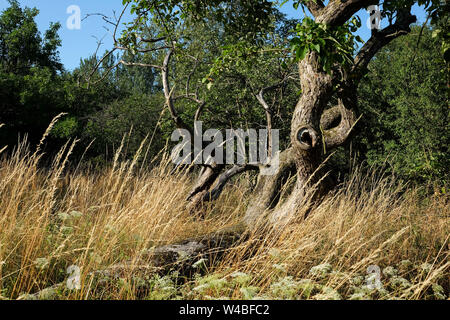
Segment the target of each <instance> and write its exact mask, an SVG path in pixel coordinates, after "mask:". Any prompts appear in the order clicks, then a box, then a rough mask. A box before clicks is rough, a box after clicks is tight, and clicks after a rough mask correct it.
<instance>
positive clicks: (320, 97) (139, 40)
mask: <svg viewBox="0 0 450 320" xmlns="http://www.w3.org/2000/svg"><path fill="white" fill-rule="evenodd" d="M123 2H124V5H125V8H124V12H125V10H127V9H128V8H130V7H131V12H132V13H134V14H135V16H136V17H135V19H134V21H132V22H131V23H130V24H129V25H128V27H127V28H126V30H125V31H124V32H123V33H122V35H121V36H120V37H119V36H118V34H117V33H118V32H117V30H118V27H119V25H120V17H119V18H118V20H117V21H111V24H112V25H114V31H113V35H114V41H115V44H116V45H115V48H114V49H113V50H112V51H111V52H110V54H112V53H113V52H114V51H116V50H124V51H127V52H131V53H136V54H140V53H149V52H152V53H156V52H157V53H158V54H159V55H160V57H159V60H156V62H152V63H147V62H145V61H142V62H136V61H133V62H129V61H124V60H121V61H120V62H119V63H120V64H124V65H128V66H141V67H149V68H153V69H155V70H159V71H160V77H161V83H162V87H163V92H164V97H165V106H166V108H167V110H168V111H169V113H170V115H171V118H172V120H173V123H174V124H175V126H176V127H177V128H179V129H186V130H188V131H189V132H191V133H192V132H193V130H194V128H193V121H194V120H198V119H200V117H201V114H202V112H203V111H204V109H205V105H206V104H208V103H210V102H209V101H207V100H205V97H206V96H207V94H206V93H207V92H208V89H209V88H211V87H214V86H215V85H216V78H217V77H218V76H220V75H221V74H223V73H226V72H229V71H230V70H231V69H232V68H237V69H239V68H242V69H243V68H248V66H249V64H248V62H249V61H252V59H255V57H259V58H261V57H263V54H264V53H267V52H269V51H270V52H275V54H277V55H278V58H279V59H278V60H277V59H274V60H272V63H277V62H276V61H278V62H280V70H283V68H284V70H286V69H287V70H289V61H293V62H294V63H295V65H296V68H297V75H296V76H295V77H293V76H292V75H291V74H290V72H289V71H287V72H285V71H281V72H280V74H283V75H284V76H281V77H279V78H276V79H275V78H274V79H273V81H272V82H271V83H266V85H265V86H262V87H260V88H258V89H255V90H254V92H253V94H254V96H255V98H256V100H257V101H258V103H259V104H260V105H261V107H262V109H261V110H264V112H265V113H266V119H267V123H266V126H267V127H268V128H269V129H270V128H271V119H272V116H273V110H272V109H271V106H270V104H269V103H268V102H267V101H266V100H267V99H266V97H267V95H268V94H269V92H271V91H272V90H275V89H276V88H279V87H280V86H283V85H285V83H286V82H288V81H292V80H294V81H295V79H297V80H296V81H298V83H299V86H300V89H301V90H300V92H301V94H300V97H299V99H298V101H297V102H296V105H295V106H292V108H291V109H290V110H292V111H291V114H290V116H291V120H290V132H289V145H288V146H287V147H286V148H285V149H284V150H282V151H281V152H280V154H279V166H278V170H277V171H276V173H275V174H274V175H270V176H264V175H261V174H260V175H259V177H258V182H257V185H256V187H255V189H254V190H253V195H252V198H251V200H250V203H249V206H248V209H247V212H246V215H245V217H244V219H243V222H242V224H240V225H239V226H237V227H236V228H232V229H231V231H225V232H220V233H219V234H215V235H211V236H210V237H207V238H205V239H206V240H202V241H200V242H198V243H196V242H192V241H190V242H186V244H185V245H186V246H188V247H186V250H188V251H189V252H191V253H199V252H202V250H205V248H207V247H208V246H209V245H210V244H211V243H213V244H215V245H216V246H218V247H223V246H227V245H229V243H230V242H234V241H235V240H236V239H238V238H239V237H240V234H241V232H242V231H243V230H248V229H251V230H252V229H254V228H255V227H256V226H258V225H261V224H260V223H258V221H259V222H263V224H264V225H267V224H268V225H270V226H275V227H280V226H282V225H284V224H286V223H288V222H290V221H293V219H298V218H300V219H301V218H304V217H305V215H307V214H308V212H309V209H310V208H311V205H312V204H313V203H314V202H317V201H318V200H319V199H320V197H321V196H322V195H323V194H325V193H326V191H327V189H328V188H329V186H330V181H329V179H327V176H326V174H325V172H324V170H322V169H323V163H324V161H325V160H326V159H327V157H329V156H330V154H331V152H332V151H333V150H334V149H336V148H338V147H340V146H343V145H345V144H346V143H347V142H348V141H349V140H350V139H351V137H352V135H353V133H354V131H355V130H354V129H355V127H357V124H358V118H359V115H358V106H357V101H358V97H357V92H358V91H357V89H358V86H359V83H360V81H361V79H362V77H363V76H365V75H366V73H367V72H368V69H367V66H368V64H369V62H370V61H371V60H372V58H373V57H374V56H375V54H376V53H377V52H378V51H380V50H381V49H382V48H383V47H385V46H386V45H387V44H389V43H390V42H391V41H393V40H394V39H396V38H398V37H400V36H402V35H406V34H408V33H409V32H410V31H411V29H410V26H411V25H412V24H413V23H414V22H416V17H415V16H414V15H413V14H412V13H411V8H412V6H413V5H416V4H418V5H421V6H424V7H425V8H426V10H427V12H428V13H429V15H430V16H431V18H432V19H433V20H436V21H437V20H441V19H442V17H443V16H446V15H447V12H448V10H447V9H448V7H447V4H446V3H444V4H443V3H442V2H441V1H438V0H433V1H431V0H416V1H413V0H396V1H388V0H385V1H379V0H346V1H344V0H330V1H322V0H303V1H299V0H297V1H294V7H295V8H301V9H302V10H303V12H304V18H303V19H302V21H301V22H300V23H298V24H297V26H296V27H295V30H294V33H295V34H294V35H291V36H289V35H286V39H284V40H286V41H285V42H281V43H276V42H273V41H269V40H268V35H270V34H271V32H272V30H273V28H274V20H273V16H274V13H275V12H276V5H277V3H278V2H276V3H275V2H270V1H267V0H239V1H231V0H229V1H227V0H212V1H211V0H184V1H180V0H171V1H159V0H124V1H123ZM372 5H379V6H380V8H381V12H380V17H381V19H383V21H384V22H385V23H384V24H386V25H387V26H386V27H384V28H382V29H376V28H374V29H373V30H372V34H371V37H370V38H369V39H368V40H367V41H366V42H365V43H363V41H362V39H360V38H359V37H358V36H357V35H356V32H357V31H358V29H359V28H360V27H361V20H360V19H359V17H358V16H357V13H358V12H359V11H360V10H364V9H367V8H368V7H369V6H372ZM211 20H215V21H220V22H221V23H222V25H221V27H220V28H218V30H217V37H223V38H224V40H225V42H226V45H225V46H223V47H222V50H221V51H220V52H218V54H217V57H216V59H215V61H214V63H213V64H212V65H211V67H210V71H209V73H208V74H207V75H206V77H204V79H203V81H202V82H201V84H199V83H198V81H196V82H195V83H193V82H192V77H190V76H189V77H188V78H187V79H186V80H187V82H185V83H183V84H181V83H177V82H176V81H174V79H175V77H173V76H172V74H173V73H176V68H175V67H174V64H173V59H174V57H181V56H183V54H186V52H185V50H186V48H188V47H189V43H190V42H191V41H192V40H191V39H190V38H189V37H185V36H184V34H183V31H184V30H185V28H184V27H185V26H186V25H188V24H190V23H203V24H205V25H208V24H209V23H210V21H211ZM446 28H447V26H446V25H444V26H443V27H442V30H443V31H442V32H443V33H444V34H446V32H447V31H448V30H446ZM149 30H153V32H149ZM447 40H448V39H447ZM442 47H443V51H444V52H443V53H444V54H445V56H448V50H447V49H448V46H447V44H446V42H445V41H444V42H443V46H442ZM289 49H290V50H289ZM199 50H201V48H200V49H199ZM286 51H289V52H292V57H289V56H288V55H287V54H286ZM186 56H190V55H189V54H186V55H185V57H186ZM191 58H192V66H193V70H195V69H196V68H198V67H199V66H201V65H202V64H203V63H205V61H202V60H199V59H197V58H196V57H191ZM250 65H251V63H250ZM257 71H258V70H256V69H255V73H256V72H257ZM202 85H203V86H202ZM181 88H182V89H181ZM180 97H183V99H185V100H189V101H191V102H193V103H195V104H196V106H197V108H196V112H195V113H194V115H193V117H192V119H189V118H187V117H186V116H185V115H184V114H183V112H180V110H185V108H183V107H182V103H180ZM225 107H226V106H224V108H225ZM290 107H291V106H285V108H286V109H287V110H289V108H290ZM271 165H273V163H271V162H269V163H267V164H265V165H264V166H259V167H258V166H253V165H250V164H246V165H235V166H232V167H226V166H224V165H221V164H215V163H212V164H210V165H204V169H203V170H202V174H201V175H200V178H199V180H198V182H197V184H196V185H195V188H194V190H193V191H192V192H191V194H190V195H189V197H188V199H189V200H190V201H191V202H192V206H193V207H194V208H196V207H197V206H198V204H201V202H203V201H207V200H210V199H215V198H217V196H218V194H220V192H221V190H222V189H223V186H224V185H225V183H226V182H227V181H228V180H229V179H231V177H233V176H235V175H237V174H239V173H242V172H243V171H247V170H261V169H263V168H264V167H266V166H271ZM287 181H290V182H291V183H292V184H293V185H291V187H290V188H287V189H286V190H285V192H283V194H282V195H280V192H281V191H280V190H284V189H283V188H282V186H283V185H284V184H285V183H286V182H287ZM217 237H220V239H225V240H230V241H211V240H217ZM205 241H208V245H207V244H206V242H205ZM177 248H179V247H177ZM166 249H167V248H166ZM172 249H173V248H172ZM172 249H170V248H169V249H167V250H169V251H170V250H172ZM163 251H164V250H163Z"/></svg>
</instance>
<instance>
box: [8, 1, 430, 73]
mask: <svg viewBox="0 0 450 320" xmlns="http://www.w3.org/2000/svg"><path fill="white" fill-rule="evenodd" d="M19 3H20V4H21V6H22V7H24V6H27V7H37V8H38V9H39V10H40V14H39V15H38V17H37V18H36V21H37V23H38V26H39V30H41V32H43V31H44V30H46V29H47V28H48V26H49V24H50V22H58V21H59V22H60V23H61V25H62V28H61V30H60V33H59V34H60V37H61V40H62V46H61V48H60V49H59V51H60V57H61V61H62V62H63V64H64V66H65V68H66V69H67V70H73V69H74V68H75V67H77V66H78V65H79V62H80V59H82V58H86V57H88V56H90V55H92V54H93V53H94V52H95V50H96V48H97V39H102V38H103V41H102V42H103V46H102V47H101V49H100V54H101V53H103V52H104V51H105V50H106V49H108V48H111V46H112V36H111V34H110V33H108V31H107V30H106V29H105V26H107V24H106V23H105V22H104V21H103V20H102V18H101V17H99V16H90V17H88V18H87V19H84V20H83V21H82V23H81V29H80V30H69V29H68V28H67V26H66V21H67V19H68V18H69V16H70V14H68V13H67V8H68V7H69V6H71V5H77V6H79V7H80V9H81V17H82V18H84V17H86V14H93V13H102V14H105V15H107V16H112V15H113V11H115V12H116V14H117V15H119V14H120V12H121V11H122V8H123V6H122V0H19ZM7 7H8V1H7V0H0V11H3V10H4V9H5V8H7ZM282 11H283V12H285V13H286V14H287V15H288V16H289V17H292V18H296V17H300V16H302V14H301V10H295V9H294V8H293V7H292V4H290V3H287V4H285V5H284V6H283V7H282ZM414 13H415V14H416V15H417V17H418V18H419V23H420V22H422V23H423V22H424V21H425V12H424V10H423V9H421V8H419V7H415V8H414ZM359 16H360V17H361V19H362V21H363V26H362V28H361V30H360V32H359V34H360V35H361V36H362V38H363V39H364V40H366V39H367V38H368V37H369V35H370V30H369V29H368V28H367V27H366V24H365V22H366V20H367V18H368V14H367V13H366V12H365V11H361V12H360V13H359ZM127 19H128V20H129V19H130V16H129V15H126V16H125V17H124V20H125V21H126V20H127ZM96 38H97V39H96Z"/></svg>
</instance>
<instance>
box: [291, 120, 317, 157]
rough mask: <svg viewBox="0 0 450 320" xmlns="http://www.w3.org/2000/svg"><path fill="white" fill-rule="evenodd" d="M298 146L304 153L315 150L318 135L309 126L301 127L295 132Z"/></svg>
mask: <svg viewBox="0 0 450 320" xmlns="http://www.w3.org/2000/svg"><path fill="white" fill-rule="evenodd" d="M296 138H297V142H298V146H299V147H300V148H301V149H302V150H305V151H308V150H311V149H313V148H315V147H316V146H317V144H318V142H319V141H320V140H319V134H318V133H317V131H316V130H314V128H312V127H311V126H303V127H301V128H300V129H298V131H297V135H296Z"/></svg>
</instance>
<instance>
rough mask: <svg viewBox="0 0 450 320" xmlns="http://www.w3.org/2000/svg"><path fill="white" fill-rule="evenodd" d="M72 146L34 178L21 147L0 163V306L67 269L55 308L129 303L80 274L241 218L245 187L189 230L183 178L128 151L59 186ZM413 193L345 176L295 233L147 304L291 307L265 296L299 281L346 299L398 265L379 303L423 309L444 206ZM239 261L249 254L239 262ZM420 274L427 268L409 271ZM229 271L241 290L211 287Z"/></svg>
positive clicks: (445, 250)
mask: <svg viewBox="0 0 450 320" xmlns="http://www.w3.org/2000/svg"><path fill="white" fill-rule="evenodd" d="M73 145H74V144H73V143H72V144H67V145H66V147H65V148H64V149H63V150H61V152H60V153H59V154H58V156H57V157H56V158H55V161H54V162H53V165H52V167H51V168H50V169H47V170H43V169H40V168H39V166H38V162H39V159H40V155H39V153H34V154H31V153H30V152H29V151H28V149H27V148H26V144H25V143H23V144H21V145H20V146H19V147H18V149H17V150H16V151H15V152H14V153H13V154H12V155H11V156H9V157H5V158H4V159H3V160H2V161H1V163H0V290H1V291H0V298H1V297H2V296H3V297H4V298H12V299H15V298H17V297H19V296H20V295H22V294H24V293H33V292H36V291H39V290H41V289H43V288H46V287H49V286H51V285H53V284H56V283H60V282H63V281H65V279H67V274H66V269H67V267H68V266H70V265H77V266H80V268H81V270H82V288H81V290H78V291H74V292H63V293H61V295H60V296H59V297H58V298H61V299H94V298H99V297H103V298H110V299H134V298H136V297H137V296H136V295H135V294H134V293H133V290H129V288H127V286H125V285H123V284H122V285H117V286H115V287H113V288H109V290H110V291H109V292H107V293H102V294H101V295H100V296H99V294H98V292H95V291H96V290H95V287H94V286H93V284H92V281H91V280H90V277H89V274H90V273H91V272H92V271H95V270H100V269H104V268H106V267H108V266H110V265H113V264H115V263H119V262H122V261H130V260H131V261H138V260H139V259H140V257H141V255H142V254H143V253H144V252H146V250H147V249H148V248H151V247H154V246H158V245H161V244H166V243H172V242H176V241H178V240H182V239H184V238H187V237H192V236H197V235H201V234H205V233H208V232H211V231H214V230H218V229H220V228H222V227H226V226H230V225H233V224H234V223H236V222H237V221H239V219H240V218H241V217H242V215H243V214H244V213H245V209H246V204H247V198H248V196H249V193H248V192H243V191H242V190H244V189H245V190H247V189H248V186H246V185H245V181H248V179H246V178H245V179H241V180H239V181H236V182H235V183H234V185H230V186H228V187H227V189H226V191H225V192H224V194H223V195H222V196H221V197H220V199H219V200H218V201H216V203H214V204H211V205H210V206H209V207H208V208H206V210H207V215H206V218H205V219H204V220H199V219H196V218H194V217H192V216H190V215H189V214H188V212H187V211H186V210H185V208H184V203H185V197H186V195H187V193H188V191H189V188H190V186H191V185H192V181H191V180H192V179H191V177H190V176H188V175H187V174H184V173H182V172H174V171H173V169H172V167H171V166H170V165H169V161H168V159H166V158H164V157H163V159H162V161H161V162H160V163H161V164H160V165H158V166H156V167H155V168H153V169H152V170H145V169H142V168H141V167H140V165H139V163H140V162H139V161H138V160H139V157H140V155H141V154H142V153H143V152H141V151H140V152H138V154H137V155H136V157H135V159H133V160H130V161H119V160H118V157H117V158H116V161H115V162H114V164H113V165H112V166H111V167H110V168H108V169H104V170H100V171H97V172H82V171H80V170H75V171H73V170H72V171H71V173H70V174H68V173H66V172H65V167H66V166H67V165H68V161H69V160H68V157H69V155H70V152H71V150H72V148H73ZM117 154H120V150H118V153H117ZM237 185H239V187H238V186H237ZM419 191H420V190H418V189H409V190H406V191H405V189H404V188H403V189H400V188H399V187H396V186H395V184H394V181H392V179H389V178H379V179H375V178H373V176H371V175H367V174H362V173H361V172H355V173H354V174H353V178H352V179H351V180H350V181H348V182H347V183H346V184H345V185H344V186H343V187H342V188H341V189H340V190H339V191H336V192H335V193H333V194H331V195H330V196H328V197H327V198H326V199H325V201H324V202H323V203H321V204H320V206H319V207H317V208H316V209H315V210H314V211H313V212H312V214H311V215H310V217H309V218H308V219H306V220H305V221H297V222H292V223H290V224H289V225H288V226H287V227H286V228H284V229H283V230H274V231H271V232H270V233H269V234H267V235H266V236H265V237H261V236H260V235H256V234H255V235H253V236H252V237H250V239H249V240H248V241H246V242H244V243H242V244H241V245H239V246H238V247H237V248H233V249H230V251H229V252H228V253H227V255H226V256H225V259H223V260H222V261H221V262H219V263H218V265H217V266H216V267H215V268H214V270H208V271H207V275H206V277H208V276H210V278H209V279H208V278H200V277H198V278H197V279H194V280H192V281H189V282H188V283H187V284H182V285H180V286H179V287H178V286H177V287H176V288H175V289H174V291H173V292H171V293H170V294H167V295H164V294H163V295H156V296H155V295H151V296H150V298H151V297H153V298H155V297H159V298H186V299H198V298H200V299H205V298H211V297H216V298H217V297H224V296H227V297H228V298H234V299H242V298H246V297H247V298H248V297H253V296H255V294H253V295H252V294H250V293H249V292H250V291H251V290H253V291H254V292H255V293H256V292H258V297H260V298H264V297H269V298H299V297H302V296H301V295H299V294H298V292H297V293H294V294H291V293H289V292H287V293H286V292H284V291H283V290H284V289H283V290H281V291H280V292H279V293H278V294H277V291H276V290H275V289H276V287H277V285H279V284H280V283H281V284H283V281H285V282H286V284H285V287H286V288H287V289H286V290H287V291H288V287H289V286H290V285H292V283H291V284H290V283H289V281H291V280H292V281H291V282H295V281H297V280H299V279H306V278H308V279H310V280H311V281H315V282H317V283H321V286H325V287H327V288H328V287H331V288H333V289H335V290H337V291H339V293H340V295H341V296H342V297H348V296H350V295H351V294H352V292H353V293H354V291H355V288H354V287H352V285H351V283H352V281H354V279H355V278H356V277H357V276H358V275H364V274H365V272H366V269H367V267H368V266H369V265H379V266H380V267H381V268H384V267H386V266H396V265H398V264H399V263H400V261H402V260H406V259H408V260H410V261H411V263H412V267H410V268H409V269H408V270H404V271H401V270H400V271H399V272H400V274H399V275H401V276H402V277H406V278H408V279H409V281H410V283H411V285H410V286H408V287H407V288H402V290H397V291H395V290H394V291H395V292H394V293H392V294H391V295H390V296H386V297H388V298H389V297H391V298H395V297H397V298H407V299H423V298H427V297H428V295H429V294H430V290H431V289H430V288H432V286H433V285H436V284H437V283H439V284H440V285H442V286H443V288H444V290H445V291H446V292H445V294H446V295H447V296H448V289H449V281H448V275H449V273H448V272H449V265H450V262H449V259H448V255H449V230H450V226H449V222H450V221H449V212H450V210H449V201H448V195H446V194H439V193H436V194H435V195H434V196H431V197H428V198H426V199H423V197H420V196H419ZM250 251H252V253H253V254H252V255H249V256H248V255H246V254H248V253H249V252H250ZM244 255H246V256H245V257H244ZM425 262H426V263H429V264H431V266H430V267H429V268H423V269H424V270H425V271H420V270H419V269H420V267H419V266H420V265H421V264H423V263H425ZM323 264H330V265H331V266H332V268H333V270H334V271H332V272H328V273H327V275H326V276H325V277H323V278H321V277H320V276H314V275H312V274H311V273H310V269H311V268H312V267H314V266H317V265H323ZM237 271H239V272H242V273H244V274H245V275H248V276H249V279H248V281H247V280H246V281H244V283H241V285H233V286H228V285H224V284H223V283H222V282H223V281H222V282H220V281H219V282H217V281H218V280H224V279H225V280H224V281H228V280H226V279H231V278H233V277H234V276H235V275H236V272H237ZM402 272H403V273H402ZM205 279H206V280H205ZM283 279H284V280H283ZM122 280H123V281H125V282H127V281H128V280H130V279H122ZM208 281H210V283H213V284H212V285H210V286H209V287H208V286H206V289H205V290H203V291H202V290H199V289H198V288H196V290H193V288H194V287H198V285H199V284H202V283H203V284H205V283H207V282H208ZM214 281H215V282H214ZM386 281H388V280H387V278H386ZM130 283H131V280H130ZM173 285H174V286H176V285H175V284H173ZM295 285H297V286H298V283H296V284H295ZM295 285H294V287H295ZM282 286H283V285H282ZM204 288H205V286H204ZM283 288H284V287H283ZM296 288H297V289H296V290H297V291H298V290H300V289H299V288H303V289H302V290H305V287H304V286H303V287H302V286H298V287H296ZM320 288H322V289H323V287H320ZM163 289H164V288H163ZM322 289H318V290H319V291H321V290H322ZM154 290H156V286H155V287H154ZM352 290H353V291H352ZM325 291H326V290H325ZM274 295H278V296H274ZM310 297H311V298H316V299H318V298H327V296H326V295H325V293H324V292H323V290H322V291H321V293H320V294H319V295H316V296H315V297H313V296H312V295H308V296H307V297H306V298H310ZM386 297H385V298H386Z"/></svg>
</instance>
